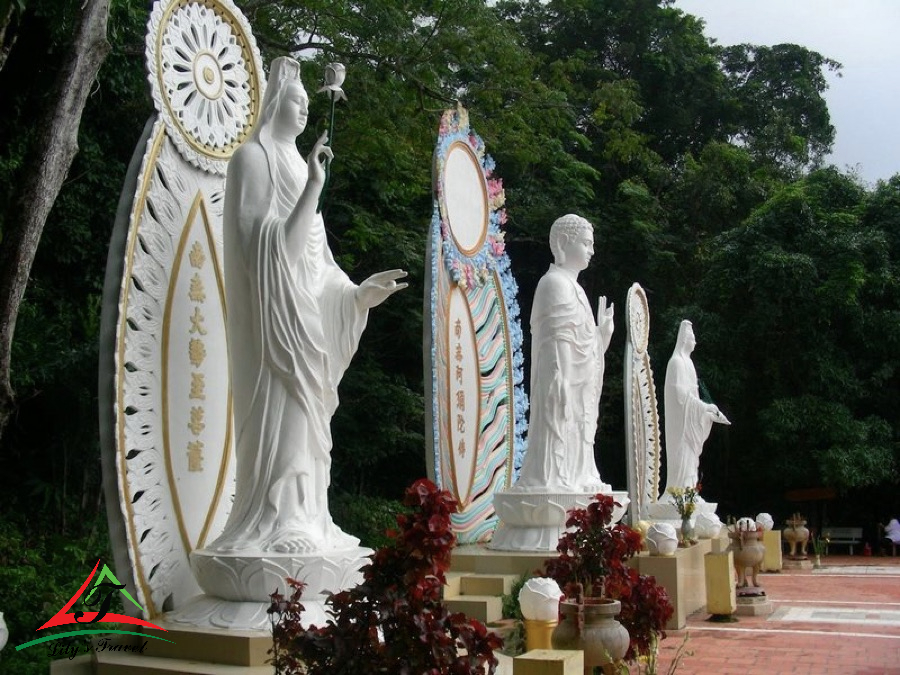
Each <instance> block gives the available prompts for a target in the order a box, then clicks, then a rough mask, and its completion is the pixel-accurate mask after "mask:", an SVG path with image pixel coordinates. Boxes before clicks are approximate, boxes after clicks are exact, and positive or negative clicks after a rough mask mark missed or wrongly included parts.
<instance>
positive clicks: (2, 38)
mask: <svg viewBox="0 0 900 675" xmlns="http://www.w3.org/2000/svg"><path fill="white" fill-rule="evenodd" d="M15 13H16V8H15V5H13V3H12V2H9V3H8V4H6V5H4V4H3V3H0V70H3V66H5V65H6V58H7V57H8V56H9V53H10V52H11V51H12V48H13V45H15V44H16V37H18V33H17V31H16V27H15V25H13V24H14V21H13V17H14V16H15ZM10 28H12V30H10Z"/></svg>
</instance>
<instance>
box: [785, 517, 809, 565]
mask: <svg viewBox="0 0 900 675" xmlns="http://www.w3.org/2000/svg"><path fill="white" fill-rule="evenodd" d="M785 525H787V527H785V528H784V531H783V532H782V533H781V536H782V537H783V538H784V540H785V541H786V542H787V543H788V544H790V546H791V552H790V553H789V554H788V555H790V556H792V557H795V558H796V557H803V558H805V557H806V545H807V543H809V530H808V529H807V528H806V519H805V518H803V516H801V515H800V514H799V513H795V514H794V515H793V516H791V517H790V518H788V519H787V520H786V521H785Z"/></svg>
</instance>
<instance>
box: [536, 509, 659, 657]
mask: <svg viewBox="0 0 900 675" xmlns="http://www.w3.org/2000/svg"><path fill="white" fill-rule="evenodd" d="M616 505H617V504H616V502H615V500H614V499H613V497H611V496H609V495H603V494H598V495H597V496H596V497H594V501H592V502H591V503H590V504H588V506H587V508H586V509H572V510H571V511H569V518H568V520H567V521H566V527H567V528H569V531H568V532H566V533H565V534H563V536H562V537H560V539H559V544H558V545H557V547H556V550H557V551H559V557H558V558H552V559H550V560H547V561H546V562H545V563H544V575H545V576H548V577H550V578H552V579H555V580H556V582H557V583H558V584H559V585H560V587H562V589H563V592H565V593H566V596H567V597H574V596H575V593H574V588H575V585H576V584H582V585H583V586H584V592H585V594H586V595H594V596H601V595H603V596H605V597H608V598H613V599H615V600H619V601H620V602H621V603H622V612H621V614H619V617H618V618H619V621H620V622H621V624H622V625H623V626H625V628H626V629H627V630H628V634H629V635H630V636H631V645H630V646H629V647H628V652H627V653H626V654H625V659H626V660H633V659H635V658H637V657H638V656H643V655H649V654H650V653H651V652H652V651H653V649H654V648H655V647H654V645H655V644H656V642H657V641H658V640H659V639H662V638H664V637H665V636H666V633H665V630H664V629H665V626H666V621H668V620H669V618H670V617H671V616H672V613H673V609H672V605H671V603H670V602H669V594H668V593H667V592H666V589H665V588H663V587H662V586H660V585H659V584H657V583H656V579H655V578H654V577H652V576H648V575H645V574H639V573H638V571H637V570H635V569H632V568H631V567H629V566H628V565H627V564H626V563H627V561H628V559H629V558H632V557H634V556H635V555H636V554H637V553H638V552H639V551H640V550H641V535H640V533H638V532H637V531H635V530H632V529H631V528H630V527H627V526H625V525H622V524H617V525H615V526H614V527H610V523H611V522H612V515H613V511H614V510H615V507H616Z"/></svg>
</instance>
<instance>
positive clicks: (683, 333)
mask: <svg viewBox="0 0 900 675" xmlns="http://www.w3.org/2000/svg"><path fill="white" fill-rule="evenodd" d="M696 346H697V338H696V337H694V325H693V324H692V323H691V322H690V321H688V320H687V319H685V320H684V321H682V322H681V325H680V326H678V338H677V339H676V340H675V349H676V350H679V349H680V350H683V351H685V352H687V353H688V354H690V353H691V352H692V351H694V347H696Z"/></svg>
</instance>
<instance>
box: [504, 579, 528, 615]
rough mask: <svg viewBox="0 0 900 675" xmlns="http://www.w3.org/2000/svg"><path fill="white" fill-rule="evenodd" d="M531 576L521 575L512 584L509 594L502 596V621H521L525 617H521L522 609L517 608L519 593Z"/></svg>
mask: <svg viewBox="0 0 900 675" xmlns="http://www.w3.org/2000/svg"><path fill="white" fill-rule="evenodd" d="M531 577H532V575H531V574H523V575H521V576H520V577H519V578H518V579H516V580H515V581H514V582H513V585H512V588H511V589H510V591H509V593H506V594H504V595H503V618H504V619H518V620H519V621H522V620H523V619H524V618H525V617H524V616H522V608H521V607H520V606H519V592H520V591H521V590H522V587H523V586H525V584H526V583H527V582H528V580H529V579H531Z"/></svg>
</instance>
